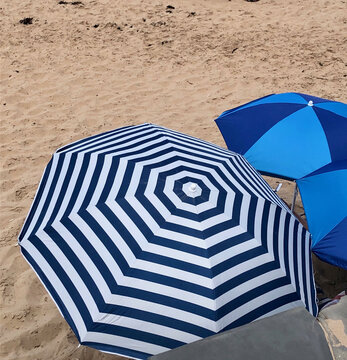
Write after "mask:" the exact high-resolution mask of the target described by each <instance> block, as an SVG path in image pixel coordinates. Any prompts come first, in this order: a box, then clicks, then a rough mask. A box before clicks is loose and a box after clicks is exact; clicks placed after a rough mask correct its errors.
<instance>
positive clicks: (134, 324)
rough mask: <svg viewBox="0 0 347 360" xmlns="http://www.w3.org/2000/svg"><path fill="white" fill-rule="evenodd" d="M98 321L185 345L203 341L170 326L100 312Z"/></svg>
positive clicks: (198, 337)
mask: <svg viewBox="0 0 347 360" xmlns="http://www.w3.org/2000/svg"><path fill="white" fill-rule="evenodd" d="M154 309H155V304H153V310H154ZM152 312H153V311H152ZM172 315H173V316H171V317H172V318H173V319H175V316H174V314H172ZM96 321H97V322H99V323H102V324H110V325H116V326H123V327H126V328H129V329H135V330H141V331H144V332H147V333H150V334H155V335H159V336H165V337H167V338H170V339H173V340H177V341H182V342H184V343H190V342H193V341H197V340H199V339H201V337H200V336H197V335H194V334H191V333H189V332H186V331H182V330H178V329H175V328H172V327H169V326H164V325H160V324H156V323H153V322H148V321H144V320H138V319H134V318H130V317H127V316H124V315H113V314H107V313H102V312H100V314H99V318H98V319H97V320H96ZM186 321H187V322H190V321H189V319H187V320H186Z"/></svg>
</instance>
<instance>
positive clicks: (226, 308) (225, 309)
mask: <svg viewBox="0 0 347 360" xmlns="http://www.w3.org/2000/svg"><path fill="white" fill-rule="evenodd" d="M288 284H290V281H289V280H288V278H287V277H281V278H277V279H274V280H272V281H269V282H267V283H265V284H262V285H260V286H258V287H255V288H254V289H252V290H250V291H247V292H246V293H242V294H240V296H238V297H237V298H235V299H233V300H231V301H230V302H228V303H227V304H225V305H223V306H222V307H221V308H219V309H218V310H217V314H218V320H219V319H221V318H222V317H224V316H225V315H227V314H229V313H230V312H232V311H233V310H235V309H237V308H239V307H240V306H242V305H244V304H246V303H248V302H249V301H252V300H253V299H256V298H258V297H259V296H261V295H264V294H266V293H268V292H270V291H272V290H273V289H277V288H280V287H282V286H285V285H288ZM293 295H295V300H298V299H299V297H298V295H297V293H293ZM261 315H264V313H262V314H260V315H258V316H257V317H259V316H261Z"/></svg>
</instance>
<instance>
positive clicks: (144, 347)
mask: <svg viewBox="0 0 347 360" xmlns="http://www.w3.org/2000/svg"><path fill="white" fill-rule="evenodd" d="M83 341H84V342H96V343H100V344H106V345H114V346H120V347H123V348H124V347H126V348H127V349H131V350H134V351H140V352H144V353H148V354H151V355H155V354H159V353H162V352H164V351H168V350H170V349H168V348H166V347H163V346H159V345H155V344H151V343H147V342H144V341H139V340H135V339H131V338H127V337H123V336H118V335H112V334H105V333H99V332H92V331H91V332H88V333H87V334H86V336H85V337H84V338H83ZM122 356H124V354H123V355H122Z"/></svg>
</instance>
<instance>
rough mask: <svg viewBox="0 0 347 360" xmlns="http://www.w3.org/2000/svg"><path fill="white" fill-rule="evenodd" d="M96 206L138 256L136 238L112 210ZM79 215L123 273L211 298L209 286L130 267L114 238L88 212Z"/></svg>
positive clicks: (138, 250) (211, 293)
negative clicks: (101, 209)
mask: <svg viewBox="0 0 347 360" xmlns="http://www.w3.org/2000/svg"><path fill="white" fill-rule="evenodd" d="M98 207H103V213H104V215H105V216H107V218H108V220H109V221H110V223H111V224H114V227H115V228H116V229H117V231H118V233H120V235H121V236H122V238H123V239H124V241H125V242H126V243H127V245H128V246H129V249H130V250H131V251H132V252H133V254H134V256H135V257H136V258H138V257H140V256H141V253H142V251H143V250H142V249H141V248H140V246H139V244H138V243H137V242H136V239H134V238H133V236H132V235H131V234H130V232H129V231H128V229H127V227H126V226H125V225H124V224H122V222H121V221H120V220H119V219H118V218H117V217H116V216H114V214H113V212H112V211H111V210H109V209H108V208H107V206H106V205H99V206H98ZM79 215H80V216H81V217H83V218H84V219H85V221H86V222H87V223H88V224H89V226H90V227H91V228H92V229H93V231H94V232H95V233H96V235H97V236H98V238H99V239H100V240H101V241H102V242H103V243H104V245H105V246H106V248H108V249H109V252H110V254H111V255H112V257H113V258H114V260H115V261H116V262H117V264H118V266H119V267H120V269H121V271H122V273H123V274H124V275H126V276H129V277H135V278H138V279H143V280H148V281H151V282H156V283H159V284H163V285H167V286H171V287H175V288H178V289H182V290H186V291H189V292H194V293H196V294H199V295H202V296H205V297H208V298H213V291H212V290H211V289H209V288H206V287H203V286H199V285H196V284H193V283H191V282H188V281H183V280H179V279H174V278H172V277H169V276H165V275H162V274H155V273H152V272H149V271H144V270H139V269H134V268H130V267H129V265H128V263H127V261H126V259H125V258H124V257H123V255H122V253H121V252H120V251H119V249H118V247H117V245H116V244H115V239H111V238H110V237H109V236H108V235H107V233H106V232H105V231H104V229H103V228H102V226H101V225H100V224H99V223H98V222H97V221H96V220H95V219H94V218H93V217H92V216H90V215H89V214H88V212H86V211H83V212H82V211H80V213H79Z"/></svg>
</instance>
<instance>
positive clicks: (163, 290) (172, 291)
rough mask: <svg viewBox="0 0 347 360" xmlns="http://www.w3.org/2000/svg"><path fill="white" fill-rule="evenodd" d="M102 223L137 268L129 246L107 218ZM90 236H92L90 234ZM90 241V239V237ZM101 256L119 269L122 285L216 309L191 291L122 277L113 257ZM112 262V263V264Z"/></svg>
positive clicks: (129, 262)
mask: <svg viewBox="0 0 347 360" xmlns="http://www.w3.org/2000/svg"><path fill="white" fill-rule="evenodd" d="M95 210H96V211H98V210H97V209H95ZM100 215H102V214H101V213H100ZM99 223H100V222H99ZM101 223H102V224H103V228H104V230H105V231H106V232H108V234H109V236H110V237H111V239H112V240H113V241H114V242H115V243H116V244H117V247H118V249H119V250H120V251H121V252H122V254H124V253H126V261H127V263H128V264H129V266H130V267H131V268H133V267H134V268H136V267H137V264H138V260H137V259H136V258H135V256H134V255H133V253H132V252H131V251H130V249H129V248H128V246H127V245H126V244H125V243H124V241H123V239H122V238H121V237H120V236H119V234H118V233H117V231H116V230H115V229H114V228H113V227H112V225H111V224H110V223H109V222H108V221H106V218H105V221H102V222H101ZM88 236H90V234H89V235H88ZM88 239H89V237H88ZM95 240H96V239H95ZM100 246H101V245H100ZM94 247H95V248H96V246H95V245H94ZM100 255H101V256H102V258H103V260H104V262H105V264H107V266H108V268H109V269H115V270H116V269H117V271H116V273H115V274H114V275H118V276H115V280H116V281H117V283H118V284H120V285H124V286H128V287H132V288H135V289H136V288H137V289H142V290H146V291H152V292H156V293H158V294H163V295H165V296H171V297H173V298H178V299H181V300H183V301H188V302H193V303H196V304H198V305H200V306H203V307H206V308H211V309H213V308H214V302H213V300H211V299H208V298H206V297H203V296H201V295H197V294H193V293H191V292H189V291H185V290H181V289H177V288H174V287H170V286H167V285H161V284H157V283H153V282H150V281H147V280H142V279H136V278H131V277H130V278H128V277H127V276H124V275H121V270H120V269H119V267H118V265H117V263H116V262H115V261H114V259H113V258H111V256H107V258H106V257H105V254H104V253H103V254H100ZM107 255H108V254H107ZM110 261H111V262H112V263H110ZM170 269H171V268H170ZM117 273H119V274H117ZM205 281H206V280H205Z"/></svg>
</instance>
